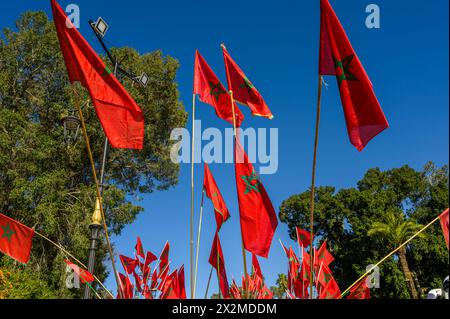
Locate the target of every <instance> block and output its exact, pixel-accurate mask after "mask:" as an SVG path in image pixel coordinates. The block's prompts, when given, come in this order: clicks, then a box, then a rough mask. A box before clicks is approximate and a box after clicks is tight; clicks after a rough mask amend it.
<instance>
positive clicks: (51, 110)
mask: <svg viewBox="0 0 450 319" xmlns="http://www.w3.org/2000/svg"><path fill="white" fill-rule="evenodd" d="M112 52H113V55H114V56H115V57H117V58H118V59H119V60H120V62H121V63H122V64H123V65H124V66H125V68H127V69H131V70H133V72H134V73H136V74H141V73H142V72H146V73H147V74H148V75H149V76H150V78H151V79H150V83H149V85H148V86H147V87H145V88H144V87H141V86H139V85H136V84H134V83H132V82H131V81H130V80H128V79H125V78H123V79H122V78H121V79H120V80H122V83H124V85H125V87H126V88H127V89H128V91H129V92H130V93H131V95H132V96H133V97H134V98H135V100H136V102H137V103H138V104H139V105H140V106H141V108H142V109H143V111H144V114H145V123H146V126H145V145H144V150H143V151H140V152H138V151H128V150H110V152H109V156H108V161H107V170H106V181H107V187H106V190H105V193H104V200H103V202H104V204H105V213H106V215H107V218H108V221H107V222H108V225H109V228H110V231H111V233H114V234H119V233H120V232H121V230H122V228H123V227H124V226H125V225H127V224H129V223H131V222H133V220H134V219H135V218H136V215H137V214H139V213H140V212H141V210H142V209H141V208H140V207H139V206H136V205H135V204H133V203H135V202H137V201H138V200H139V197H138V194H143V193H151V192H153V191H159V190H166V189H168V188H170V187H171V186H173V185H175V184H176V183H177V179H178V174H179V167H178V165H175V164H173V163H172V162H171V161H170V152H169V150H170V147H171V142H170V140H169V137H170V132H171V130H172V129H173V128H175V127H184V125H185V123H186V118H187V115H186V113H185V111H184V109H183V106H182V104H181V103H180V101H179V93H178V88H177V83H176V82H175V77H176V72H177V69H178V67H179V63H178V61H177V60H176V59H174V58H172V57H169V56H163V54H162V53H161V52H159V51H157V52H153V53H147V54H142V55H141V54H139V53H138V52H136V51H135V50H134V49H131V48H116V49H113V50H112ZM110 68H111V69H112V66H110ZM82 92H83V101H87V100H88V95H87V92H86V91H85V90H84V89H83V90H82ZM73 108H74V96H73V91H72V88H71V86H70V84H69V81H68V77H67V73H66V68H65V65H64V61H63V58H62V55H61V53H60V49H59V44H58V41H57V37H56V32H55V28H54V24H53V22H52V21H49V20H48V18H47V16H46V14H45V13H43V12H27V13H24V14H23V15H22V16H21V17H20V19H19V20H18V21H17V22H16V27H15V28H14V29H8V28H7V29H5V30H4V31H3V36H2V37H0V212H2V213H3V214H6V215H8V216H10V217H12V218H14V219H16V220H19V221H21V222H22V223H24V224H26V225H28V226H30V227H35V228H36V230H38V231H39V232H41V233H43V234H45V235H47V236H48V237H50V238H51V239H52V240H54V241H56V242H58V243H60V244H62V245H63V246H65V247H66V248H67V249H68V250H69V251H71V252H72V253H73V254H74V255H75V256H77V257H78V258H79V259H80V260H82V261H85V260H87V255H88V246H89V245H88V244H89V239H88V238H89V229H88V226H89V224H90V221H91V215H92V212H93V209H94V203H95V191H94V187H93V181H92V177H91V176H92V174H91V168H90V165H89V161H88V158H87V152H86V145H85V143H84V140H83V139H82V138H81V136H80V137H79V139H78V141H77V143H75V144H73V145H71V146H67V145H66V144H65V143H64V134H63V128H62V126H61V124H60V119H61V116H62V115H64V114H68V113H70V111H71V110H72V109H73ZM84 113H85V114H84V115H85V118H86V122H87V126H88V131H89V132H88V133H89V136H90V140H91V146H92V149H93V152H94V158H95V159H96V160H98V161H99V162H100V160H101V156H102V151H103V143H104V133H103V131H102V129H101V126H100V124H99V121H98V119H97V116H96V115H95V110H94V109H93V107H92V105H91V104H89V105H88V106H87V107H85V108H84ZM97 165H98V166H99V165H100V163H97ZM132 202H133V203H132ZM147 213H152V212H147ZM97 256H98V260H97V265H101V261H103V260H105V258H106V249H105V247H104V245H103V243H102V244H101V245H100V248H99V253H98V254H97ZM63 259H64V256H63V255H62V254H61V253H60V252H59V251H58V250H56V249H55V248H54V247H53V246H51V245H49V244H48V243H47V242H45V241H43V240H42V239H40V238H39V237H36V238H35V239H34V242H33V250H32V255H31V261H30V263H29V265H27V266H26V267H24V266H22V265H20V264H18V263H16V262H14V261H13V260H11V259H10V258H7V257H3V256H2V254H0V269H1V270H2V272H1V273H0V298H2V297H3V298H48V297H50V298H60V297H63V298H71V297H76V296H77V294H79V293H81V290H79V289H78V290H77V289H76V290H72V291H71V290H68V289H66V288H65V285H64V284H63V283H64V280H65V264H64V262H63ZM95 272H96V274H97V276H98V277H99V278H102V279H103V278H105V277H106V276H107V273H106V272H105V269H102V267H101V266H99V267H98V268H97V269H96V271H95Z"/></svg>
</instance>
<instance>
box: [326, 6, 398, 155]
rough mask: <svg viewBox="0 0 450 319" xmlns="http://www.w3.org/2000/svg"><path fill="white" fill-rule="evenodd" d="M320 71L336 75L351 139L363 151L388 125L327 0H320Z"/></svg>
mask: <svg viewBox="0 0 450 319" xmlns="http://www.w3.org/2000/svg"><path fill="white" fill-rule="evenodd" d="M320 7H321V25H320V66H319V73H320V74H321V75H336V77H337V80H338V84H339V90H340V93H341V100H342V104H343V107H344V113H345V119H346V122H347V131H348V135H349V137H350V141H351V143H352V144H353V145H354V146H355V147H356V148H357V149H358V150H359V151H362V150H363V149H364V147H365V146H366V145H367V143H368V142H369V141H370V140H371V139H372V138H374V137H375V136H376V135H378V134H379V133H381V132H382V131H384V130H385V129H386V128H388V127H389V124H388V122H387V120H386V117H385V116H384V113H383V110H382V109H381V107H380V104H379V103H378V100H377V97H376V96H375V93H374V91H373V87H372V83H371V82H370V80H369V77H368V76H367V74H366V71H365V70H364V67H363V66H362V64H361V62H360V60H359V59H358V57H357V55H356V53H355V51H354V50H353V47H352V45H351V43H350V41H349V39H348V38H347V35H346V34H345V31H344V29H343V27H342V25H341V23H340V22H339V19H338V17H337V16H336V14H335V13H334V11H333V8H332V7H331V5H330V3H329V2H328V0H321V2H320Z"/></svg>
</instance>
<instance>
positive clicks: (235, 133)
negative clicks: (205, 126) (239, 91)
mask: <svg viewBox="0 0 450 319" xmlns="http://www.w3.org/2000/svg"><path fill="white" fill-rule="evenodd" d="M230 98H231V108H232V110H233V132H234V138H235V139H237V130H236V112H235V109H234V98H233V91H232V90H230ZM235 160H236V159H235ZM241 244H242V260H243V262H244V275H245V279H244V280H245V282H247V278H248V272H247V255H246V254H245V247H244V236H243V233H242V223H241ZM246 286H247V285H246ZM246 296H247V292H246V291H244V297H246Z"/></svg>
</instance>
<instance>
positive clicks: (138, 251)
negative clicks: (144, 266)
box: [134, 236, 145, 258]
mask: <svg viewBox="0 0 450 319" xmlns="http://www.w3.org/2000/svg"><path fill="white" fill-rule="evenodd" d="M134 249H135V250H136V254H137V255H138V256H139V257H141V258H145V253H144V247H143V246H142V242H141V238H140V237H139V236H138V237H137V241H136V246H135V247H134Z"/></svg>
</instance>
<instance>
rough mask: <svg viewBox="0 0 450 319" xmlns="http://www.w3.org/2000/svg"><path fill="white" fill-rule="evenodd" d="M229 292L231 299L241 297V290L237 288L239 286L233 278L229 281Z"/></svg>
mask: <svg viewBox="0 0 450 319" xmlns="http://www.w3.org/2000/svg"><path fill="white" fill-rule="evenodd" d="M230 294H231V296H232V297H233V299H242V294H241V291H240V290H239V287H238V285H237V284H236V282H235V281H234V279H233V281H232V282H231V287H230Z"/></svg>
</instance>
